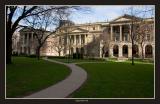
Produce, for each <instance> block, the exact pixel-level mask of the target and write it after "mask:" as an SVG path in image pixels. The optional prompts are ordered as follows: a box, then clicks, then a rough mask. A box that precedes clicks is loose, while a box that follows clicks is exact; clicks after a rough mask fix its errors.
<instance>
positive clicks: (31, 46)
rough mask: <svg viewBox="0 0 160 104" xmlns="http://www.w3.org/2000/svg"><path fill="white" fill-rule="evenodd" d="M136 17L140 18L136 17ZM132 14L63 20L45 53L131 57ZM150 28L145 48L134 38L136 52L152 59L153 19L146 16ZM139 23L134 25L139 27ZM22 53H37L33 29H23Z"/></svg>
mask: <svg viewBox="0 0 160 104" xmlns="http://www.w3.org/2000/svg"><path fill="white" fill-rule="evenodd" d="M135 19H140V18H138V17H135ZM132 20H133V17H132V16H130V15H123V16H120V17H118V18H116V19H114V20H112V21H109V22H96V23H86V24H74V23H73V22H71V21H67V20H63V21H61V22H60V24H59V27H58V28H57V29H56V33H55V34H53V35H51V36H50V37H49V38H48V39H47V41H46V42H45V44H44V45H43V47H42V49H41V55H43V56H58V55H61V56H65V55H68V54H73V53H81V54H83V56H85V57H118V58H130V57H132V44H131V25H132V23H133V22H132ZM145 21H146V23H147V25H148V27H149V28H150V30H151V31H148V32H146V33H145V38H144V41H143V47H141V44H140V43H139V41H135V45H134V46H133V52H134V53H133V54H134V56H135V57H141V56H142V48H143V53H144V57H145V58H153V57H154V53H155V52H154V51H155V37H154V36H155V35H154V19H153V18H147V19H145ZM139 24H140V23H139V22H136V23H135V24H134V25H137V26H139ZM20 37H21V38H20V41H21V43H22V44H21V49H20V50H21V51H20V53H25V54H35V47H36V40H35V37H34V33H33V31H30V30H29V29H22V30H20ZM137 38H138V37H137Z"/></svg>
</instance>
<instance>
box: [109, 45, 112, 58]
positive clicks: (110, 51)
mask: <svg viewBox="0 0 160 104" xmlns="http://www.w3.org/2000/svg"><path fill="white" fill-rule="evenodd" d="M109 56H110V57H113V47H110V48H109Z"/></svg>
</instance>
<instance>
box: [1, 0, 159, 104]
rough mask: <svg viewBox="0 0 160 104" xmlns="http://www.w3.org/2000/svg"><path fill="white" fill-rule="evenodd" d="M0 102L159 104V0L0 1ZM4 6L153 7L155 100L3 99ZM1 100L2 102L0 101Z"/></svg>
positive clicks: (38, 103)
mask: <svg viewBox="0 0 160 104" xmlns="http://www.w3.org/2000/svg"><path fill="white" fill-rule="evenodd" d="M0 2H1V3H0V4H1V6H0V30H1V32H0V102H2V103H4V104H73V103H91V104H93V103H94V104H95V103H97V104H121V103H122V104H127V103H128V104H158V103H160V63H159V62H160V28H159V27H160V6H159V5H158V4H160V2H159V0H86V1H85V0H83V1H82V0H81V1H78V0H72V1H71V0H57V1H55V0H48V1H45V0H7V1H6V0H5V1H3V0H1V1H0ZM5 5H155V7H156V16H155V29H156V30H155V36H156V38H155V83H156V86H155V88H156V89H155V99H88V100H84V101H83V100H79V101H78V99H5ZM1 99H2V100H1Z"/></svg>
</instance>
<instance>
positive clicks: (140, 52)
mask: <svg viewBox="0 0 160 104" xmlns="http://www.w3.org/2000/svg"><path fill="white" fill-rule="evenodd" d="M138 55H139V57H140V58H141V57H142V49H141V45H140V44H139V45H138Z"/></svg>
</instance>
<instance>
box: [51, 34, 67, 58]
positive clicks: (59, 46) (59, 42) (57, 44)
mask: <svg viewBox="0 0 160 104" xmlns="http://www.w3.org/2000/svg"><path fill="white" fill-rule="evenodd" d="M52 49H54V50H55V51H56V52H58V54H59V56H61V52H63V50H64V41H63V39H62V37H60V36H58V37H55V39H54V41H53V42H52Z"/></svg>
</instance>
